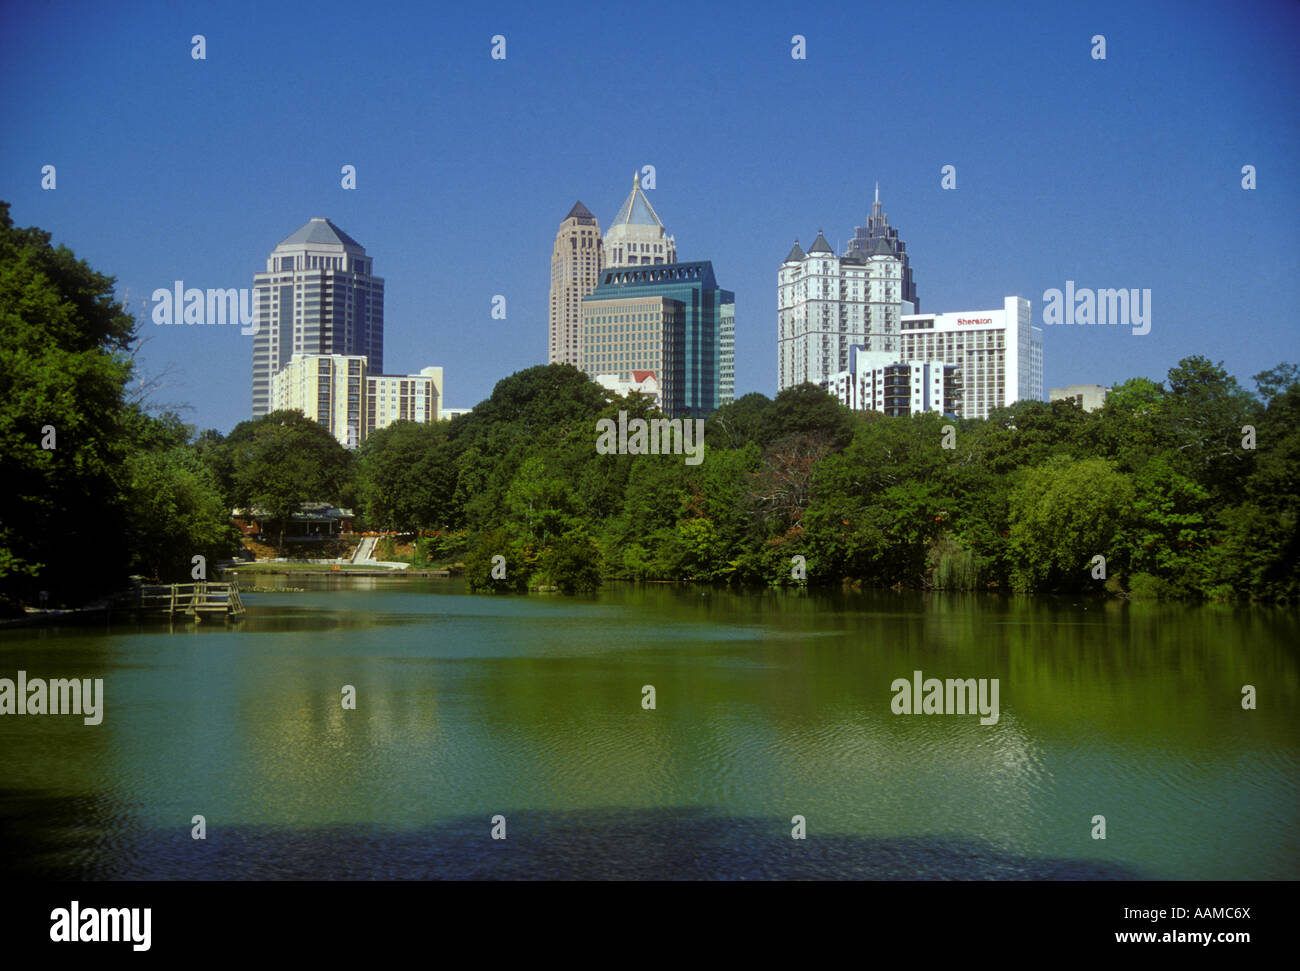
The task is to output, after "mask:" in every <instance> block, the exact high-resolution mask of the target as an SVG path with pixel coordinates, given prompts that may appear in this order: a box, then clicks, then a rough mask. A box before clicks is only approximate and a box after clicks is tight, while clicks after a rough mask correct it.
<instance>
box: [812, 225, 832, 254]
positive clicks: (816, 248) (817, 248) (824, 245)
mask: <svg viewBox="0 0 1300 971" xmlns="http://www.w3.org/2000/svg"><path fill="white" fill-rule="evenodd" d="M808 252H809V253H810V254H811V253H830V254H831V255H834V254H835V251H834V250H833V249H831V244H830V243H828V242H826V237H825V236H823V235H822V231H821V230H820V229H819V230H817V239H816V241H815V242H814V243H813V244H812V248H811V249H810V250H808Z"/></svg>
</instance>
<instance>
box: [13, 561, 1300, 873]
mask: <svg viewBox="0 0 1300 971" xmlns="http://www.w3.org/2000/svg"><path fill="white" fill-rule="evenodd" d="M257 582H258V583H260V584H262V585H273V584H278V585H279V586H292V587H306V588H308V589H307V590H306V591H305V592H278V593H246V594H245V595H244V601H245V604H246V605H247V607H248V616H247V618H246V619H245V620H244V621H243V622H242V623H241V624H239V625H238V626H236V627H231V628H226V627H224V626H222V625H220V624H217V625H202V626H200V627H199V628H198V629H194V628H191V627H187V626H185V625H178V626H177V627H176V628H174V629H168V627H167V625H166V624H165V623H164V624H163V625H161V626H160V625H156V624H155V625H147V626H142V625H138V624H134V623H130V622H125V623H120V624H114V625H112V626H108V627H106V626H100V627H96V628H83V629H75V628H60V629H45V630H34V629H24V630H17V631H8V632H3V633H0V677H4V678H9V679H15V678H16V674H17V671H18V670H20V669H21V670H25V671H26V672H27V676H28V677H29V678H34V677H41V678H56V677H79V678H102V679H103V681H104V696H105V708H104V716H103V721H102V723H101V724H100V725H97V726H87V725H84V724H82V720H81V719H80V718H78V717H72V716H67V717H64V716H39V715H14V716H3V717H0V834H2V835H0V838H2V839H3V842H4V845H3V851H4V854H5V858H6V867H7V868H8V869H9V870H10V871H11V872H16V873H19V874H25V875H37V876H54V877H72V878H88V879H101V878H119V877H121V878H149V877H152V878H164V879H167V878H178V879H196V878H204V877H221V878H231V877H236V878H237V877H271V878H275V877H326V878H339V877H411V878H422V877H451V878H456V877H484V876H486V877H532V878H537V877H541V878H545V877H552V876H560V877H584V876H594V877H620V876H630V877H654V876H662V877H682V876H685V877H723V878H756V877H782V876H795V877H800V878H817V877H828V878H831V877H834V878H845V877H847V878H872V877H898V878H905V879H906V878H914V877H957V878H971V877H975V878H980V877H994V878H1000V877H1021V878H1041V877H1066V878H1078V877H1119V878H1125V877H1137V878H1155V879H1166V878H1186V879H1295V878H1297V877H1300V862H1298V860H1300V853H1298V851H1300V809H1298V808H1297V807H1298V806H1300V799H1298V798H1297V796H1298V795H1300V732H1298V731H1297V722H1296V710H1297V709H1296V704H1297V644H1300V636H1297V635H1298V634H1300V630H1298V627H1300V623H1298V618H1297V613H1296V612H1295V611H1285V610H1275V609H1267V608H1227V607H1215V606H1206V607H1186V606H1168V605H1153V604H1119V603H1098V602H1089V603H1077V604H1076V603H1072V602H1071V601H1069V600H1062V601H1055V602H1052V601H1045V600H1041V599H1040V600H1012V599H1008V598H997V597H989V596H938V595H935V596H924V595H920V594H908V595H897V594H892V593H864V594H852V595H849V594H835V595H818V594H812V595H808V594H802V593H798V592H791V593H744V594H737V593H730V592H725V591H704V592H701V591H700V590H699V589H690V588H681V587H668V586H651V587H640V586H632V585H616V586H613V587H610V588H607V589H606V590H605V591H604V592H603V593H601V594H600V595H599V596H598V597H595V598H591V599H570V598H563V597H559V596H538V595H534V596H530V597H492V596H470V595H467V594H466V593H465V591H464V588H463V586H462V585H460V584H459V583H457V582H455V581H446V580H409V581H401V580H389V579H374V580H364V579H352V580H349V579H346V578H319V579H316V578H311V579H303V578H298V577H295V578H292V579H289V580H279V579H276V578H270V579H266V578H264V579H260V580H259V581H257ZM245 586H247V584H245ZM916 670H921V671H923V672H924V676H925V677H927V678H928V677H937V678H977V679H978V678H988V679H992V678H997V679H999V702H1000V704H999V708H1000V711H999V716H1000V717H999V720H998V723H997V724H996V725H981V724H980V719H979V717H978V715H895V714H893V713H892V712H891V704H890V703H891V701H892V699H893V697H894V693H893V692H892V691H891V684H892V683H893V681H894V679H896V678H900V677H901V678H908V679H910V678H911V677H912V673H913V671H916ZM1246 684H1250V685H1254V686H1255V688H1256V690H1257V693H1258V702H1257V704H1258V707H1257V708H1256V709H1255V710H1243V708H1242V705H1241V698H1242V686H1243V685H1246ZM344 685H352V686H354V687H355V689H356V700H357V706H356V709H355V710H345V709H344V708H343V707H342V704H341V689H342V687H343V686H344ZM645 685H653V686H654V688H655V702H656V707H655V708H654V709H653V710H647V709H646V708H644V707H643V705H642V700H643V693H642V688H643V686H645ZM195 814H202V815H204V817H205V818H206V825H207V837H208V838H207V839H206V840H202V841H200V840H194V839H192V838H191V828H192V822H191V820H192V817H193V816H194V815H195ZM497 814H501V815H503V816H504V817H505V818H506V825H507V834H508V835H507V839H506V840H493V839H491V836H490V832H491V829H492V822H491V817H493V816H494V815H497ZM796 814H798V815H801V816H803V817H804V818H805V820H806V830H807V837H808V838H807V839H806V840H803V841H799V840H793V839H791V828H792V823H791V818H792V817H793V816H794V815H796ZM1096 815H1104V816H1105V821H1106V823H1105V825H1106V839H1104V840H1100V839H1094V838H1093V836H1092V834H1093V831H1094V824H1093V817H1094V816H1096Z"/></svg>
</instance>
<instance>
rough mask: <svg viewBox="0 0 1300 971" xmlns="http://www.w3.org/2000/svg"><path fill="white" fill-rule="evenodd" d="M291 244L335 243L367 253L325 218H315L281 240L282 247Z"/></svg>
mask: <svg viewBox="0 0 1300 971" xmlns="http://www.w3.org/2000/svg"><path fill="white" fill-rule="evenodd" d="M290 243H335V244H337V245H339V246H350V247H353V248H355V249H359V250H361V251H362V252H365V247H364V246H362V245H361V244H360V243H358V242H357V241H356V240H355V239H353V238H352V237H351V236H349V235H348V234H347V233H345V232H343V230H341V229H339V228H338V227H337V226H335V225H334V224H333V223H332V222H330V221H329V220H328V219H326V218H324V217H323V216H313V217H312V219H311V221H310V222H308V223H307V225H305V226H303V227H302V228H301V229H299V230H298V231H297V232H295V233H294V234H293V235H291V236H288V237H286V238H285V239H282V240H280V245H281V246H285V245H288V244H290Z"/></svg>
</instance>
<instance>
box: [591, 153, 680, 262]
mask: <svg viewBox="0 0 1300 971" xmlns="http://www.w3.org/2000/svg"><path fill="white" fill-rule="evenodd" d="M676 262H677V243H676V242H675V241H674V240H673V237H671V236H669V235H668V232H667V230H665V229H664V224H663V223H662V222H660V221H659V216H658V214H657V213H656V212H655V210H654V206H652V205H650V200H649V199H647V198H646V197H645V192H643V191H642V189H641V180H640V178H639V177H638V175H637V173H635V172H633V173H632V191H631V192H630V193H628V197H627V198H626V199H624V200H623V206H622V208H620V209H619V211H618V215H617V216H615V217H614V222H613V224H612V225H611V226H610V227H609V230H608V231H607V232H606V233H605V266H607V267H615V266H653V265H654V264H656V263H676Z"/></svg>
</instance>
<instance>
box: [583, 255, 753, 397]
mask: <svg viewBox="0 0 1300 971" xmlns="http://www.w3.org/2000/svg"><path fill="white" fill-rule="evenodd" d="M735 302H736V297H735V294H734V293H732V292H731V291H730V290H723V289H721V288H720V287H719V286H718V283H717V280H716V278H715V277H714V275H713V264H712V263H710V262H708V261H707V260H705V261H701V262H695V263H668V264H664V265H661V266H655V265H651V266H627V267H610V268H607V269H606V270H605V271H604V272H603V273H602V274H601V280H600V285H599V286H598V287H596V289H595V290H593V291H592V292H591V294H590V295H589V296H588V297H587V298H586V299H584V300H583V302H582V356H581V361H580V363H579V365H578V366H579V367H580V368H581V369H582V370H583V371H585V372H586V373H587V374H589V375H592V376H593V377H594V376H596V375H605V374H612V375H616V376H617V380H619V381H631V380H633V372H634V371H653V372H654V373H655V375H656V376H657V377H658V380H659V385H660V398H661V401H662V408H663V410H664V412H665V413H666V414H668V415H669V416H670V417H673V418H681V417H694V418H705V417H707V416H709V415H710V414H712V413H713V412H714V411H715V410H716V409H717V408H719V407H720V406H721V405H722V404H723V403H724V401H723V398H724V394H725V395H727V396H730V395H733V394H734V384H731V385H724V377H725V378H726V379H727V380H730V381H732V382H734V377H732V376H730V375H725V374H724V368H723V362H724V361H734V359H735V346H734V342H735Z"/></svg>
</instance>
